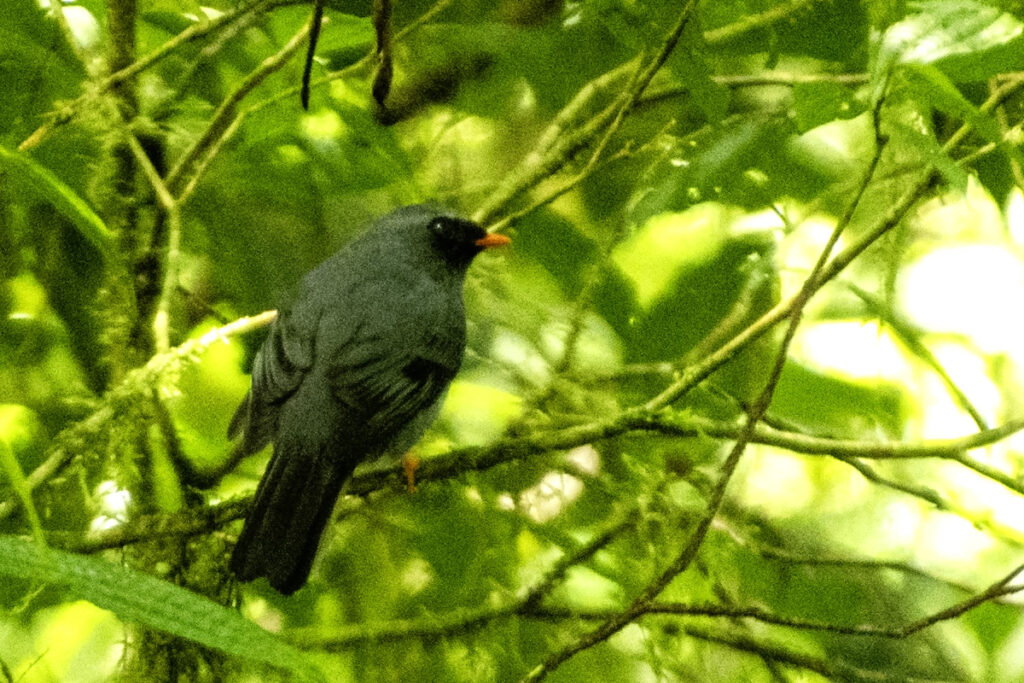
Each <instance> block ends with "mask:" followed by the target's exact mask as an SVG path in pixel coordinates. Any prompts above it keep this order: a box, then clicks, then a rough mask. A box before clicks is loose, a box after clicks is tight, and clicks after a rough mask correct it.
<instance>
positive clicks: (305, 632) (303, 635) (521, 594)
mask: <svg viewBox="0 0 1024 683" xmlns="http://www.w3.org/2000/svg"><path fill="white" fill-rule="evenodd" d="M638 514H639V508H638V506H636V505H634V506H633V507H631V508H630V509H629V510H627V511H626V512H625V513H624V514H622V515H620V516H619V518H618V519H617V520H616V521H614V522H613V523H611V524H609V525H608V526H607V527H606V528H605V529H604V530H603V531H601V532H599V533H598V534H597V535H595V536H594V537H593V538H592V539H590V541H588V542H587V543H584V544H582V545H580V546H579V547H578V548H577V549H575V550H574V551H573V552H570V553H567V554H566V555H564V556H562V557H561V558H560V559H559V560H558V561H557V562H555V564H554V565H553V566H552V567H551V569H550V570H548V571H547V572H546V573H545V575H544V576H543V577H542V578H541V579H540V580H539V581H537V582H536V583H535V584H534V585H533V586H531V587H530V588H526V589H524V590H520V591H518V592H517V595H516V597H514V598H511V599H506V600H505V601H504V602H501V603H500V604H497V605H488V606H484V607H480V608H476V609H469V610H454V611H452V612H448V613H445V614H443V615H428V616H426V617H423V618H419V619H395V620H391V621H383V622H377V623H369V624H366V623H364V624H352V625H349V626H343V627H341V628H339V629H337V630H334V631H332V632H330V633H324V632H323V630H322V629H318V628H312V629H296V630H294V631H291V632H289V633H288V636H287V637H288V640H289V641H291V642H292V643H294V644H295V645H297V646H299V647H303V648H314V647H316V648H329V649H338V648H344V647H349V646H351V645H355V644H358V643H370V642H372V643H384V642H391V641H396V640H402V639H406V638H421V639H427V640H432V639H436V638H440V637H447V636H453V635H457V634H459V633H465V632H467V631H470V630H473V629H476V628H480V627H482V626H485V625H486V624H488V623H490V622H492V621H494V620H496V619H502V618H507V617H511V616H514V615H516V614H527V613H529V612H530V611H532V610H534V609H535V608H536V606H537V605H539V603H540V600H541V599H542V598H543V597H544V596H545V595H547V594H548V593H550V591H551V590H552V589H553V588H554V587H555V585H556V584H558V583H559V582H560V581H561V580H562V579H563V578H565V573H566V572H567V571H568V570H569V569H570V568H572V567H574V566H577V565H580V564H582V563H584V562H586V561H587V560H589V559H590V558H591V557H593V556H594V554H595V553H597V552H598V551H599V550H601V549H602V548H604V547H606V546H607V545H608V544H609V543H611V542H612V541H614V540H615V539H616V538H618V536H619V535H620V534H621V533H623V532H624V531H626V530H628V529H630V528H632V527H633V525H634V524H635V523H636V520H637V518H638Z"/></svg>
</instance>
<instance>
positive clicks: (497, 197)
mask: <svg viewBox="0 0 1024 683" xmlns="http://www.w3.org/2000/svg"><path fill="white" fill-rule="evenodd" d="M695 6H696V0H689V1H688V2H687V3H686V5H685V6H684V7H683V9H682V10H681V11H680V13H679V18H678V19H677V21H676V25H675V27H673V29H672V31H670V32H669V34H668V36H666V38H665V40H664V42H663V44H662V46H661V49H660V50H659V51H658V54H657V55H655V56H654V58H653V59H652V60H651V61H650V62H648V63H647V64H646V65H645V66H644V67H643V68H642V69H641V70H640V71H639V73H638V74H637V77H636V80H635V81H634V82H633V84H632V86H631V87H630V88H629V89H628V90H626V91H625V92H623V93H622V95H620V96H619V97H618V98H617V99H616V100H615V101H614V102H613V103H612V104H610V105H609V106H607V107H606V108H605V109H603V110H602V111H601V112H600V113H599V114H597V115H596V116H595V117H594V118H593V119H591V120H590V121H589V122H588V123H587V124H586V125H585V126H583V127H582V128H581V129H580V130H579V131H578V132H576V133H573V134H569V135H566V136H565V137H563V138H562V139H561V141H560V142H559V143H557V144H556V145H554V146H553V147H552V148H551V149H550V150H548V151H547V153H546V154H545V155H544V157H543V159H541V160H540V161H539V162H537V163H535V164H533V165H524V166H520V167H519V169H517V170H516V171H514V172H513V173H512V174H511V175H510V176H509V180H508V181H507V182H505V183H503V184H502V185H501V186H500V187H499V188H498V189H497V190H495V192H494V194H493V195H491V197H490V198H489V199H488V200H487V201H485V202H484V204H483V206H481V207H480V208H479V209H477V210H476V212H474V214H473V220H475V221H477V222H478V223H480V224H483V225H486V224H488V223H490V222H491V221H492V220H493V219H494V217H495V216H497V215H498V214H499V213H501V211H503V210H504V209H505V208H506V207H507V206H508V205H509V204H510V203H511V202H512V201H513V200H514V199H515V198H516V197H517V196H519V194H520V193H522V192H524V191H525V190H527V189H529V188H531V187H533V186H534V185H536V184H537V182H539V181H540V180H542V179H544V178H547V177H548V176H550V175H552V174H553V173H555V172H556V171H557V170H558V169H560V168H561V167H562V166H564V165H565V163H566V162H567V161H568V160H569V159H570V158H571V157H572V156H573V155H574V154H576V153H577V152H578V151H580V150H581V149H583V148H584V147H586V146H587V145H589V144H591V143H592V142H593V141H594V140H595V139H596V138H597V136H598V135H599V134H600V133H601V132H602V131H604V130H606V129H608V127H609V126H610V127H611V128H612V129H613V130H614V129H615V128H617V127H618V126H619V124H621V122H622V120H623V119H624V118H625V117H626V116H627V115H629V113H630V112H631V111H632V110H633V108H634V107H635V106H636V104H637V102H638V101H639V99H640V97H641V96H642V95H643V93H644V90H646V89H647V86H648V85H650V83H651V79H653V78H654V75H655V74H656V73H657V72H658V71H659V70H660V69H661V67H662V66H664V64H665V62H666V61H667V60H668V57H669V55H671V54H672V51H673V50H674V49H675V47H676V45H677V43H678V42H679V38H680V37H681V36H682V34H683V29H685V28H686V26H687V24H688V23H689V22H690V17H691V15H692V14H693V9H694V7H695ZM641 63H642V62H641ZM620 68H622V67H620ZM570 105H572V103H570ZM598 153H600V148H599V152H598Z"/></svg>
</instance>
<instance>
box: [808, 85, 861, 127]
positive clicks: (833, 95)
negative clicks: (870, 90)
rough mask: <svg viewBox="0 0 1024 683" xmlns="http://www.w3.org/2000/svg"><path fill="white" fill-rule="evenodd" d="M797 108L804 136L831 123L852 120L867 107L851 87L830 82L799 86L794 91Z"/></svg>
mask: <svg viewBox="0 0 1024 683" xmlns="http://www.w3.org/2000/svg"><path fill="white" fill-rule="evenodd" d="M793 108H794V111H795V113H796V125H797V129H798V130H799V131H800V132H801V133H805V132H807V131H809V130H811V129H812V128H817V127H818V126H820V125H823V124H825V123H829V122H830V121H836V120H838V119H852V118H854V117H856V116H859V115H860V114H861V113H862V112H863V111H864V105H863V104H862V103H861V102H859V101H857V100H856V99H855V98H854V97H853V93H852V92H850V90H849V89H848V88H846V87H844V86H842V85H839V84H838V83H829V82H827V81H824V82H821V83H797V84H796V86H795V87H794V88H793Z"/></svg>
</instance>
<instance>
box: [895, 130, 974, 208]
mask: <svg viewBox="0 0 1024 683" xmlns="http://www.w3.org/2000/svg"><path fill="white" fill-rule="evenodd" d="M889 125H890V126H892V134H893V137H894V138H900V139H902V140H903V141H904V142H906V143H907V144H908V145H909V146H911V147H913V148H914V150H916V151H917V152H918V153H919V154H920V155H921V157H922V159H923V160H924V161H927V162H928V163H929V164H931V165H932V166H934V167H935V168H936V170H938V172H939V173H941V174H942V177H943V178H945V179H946V182H947V183H949V184H950V186H951V187H953V188H955V189H956V190H959V191H960V192H966V191H967V172H966V171H964V169H962V168H960V166H959V165H958V164H957V163H956V161H954V160H953V158H952V157H951V156H949V155H948V154H946V152H944V151H943V149H942V146H941V145H940V144H939V141H938V140H936V139H935V136H934V135H931V134H930V133H925V132H923V131H921V130H919V129H917V128H915V127H914V126H912V125H910V124H907V123H903V122H902V121H891V122H890V124H889Z"/></svg>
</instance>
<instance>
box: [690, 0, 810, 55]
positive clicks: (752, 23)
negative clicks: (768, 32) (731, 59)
mask: <svg viewBox="0 0 1024 683" xmlns="http://www.w3.org/2000/svg"><path fill="white" fill-rule="evenodd" d="M823 1H824V0H791V1H790V2H788V3H786V4H784V5H779V6H777V7H773V8H771V9H770V10H767V11H765V12H762V13H761V14H751V15H748V16H745V17H744V18H742V19H740V20H739V21H735V22H733V23H731V24H726V25H725V26H721V27H719V28H716V29H712V30H710V31H705V32H704V42H705V43H707V45H708V47H717V46H719V45H722V44H724V43H729V42H732V41H734V40H737V39H738V38H741V37H744V36H745V35H746V34H748V33H752V32H754V31H759V30H761V29H764V28H767V27H769V26H771V25H772V24H777V23H779V22H781V21H786V20H792V18H793V16H794V15H796V14H798V13H800V12H802V11H804V10H809V9H811V8H812V7H813V6H814V5H816V4H818V3H820V2H823Z"/></svg>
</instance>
